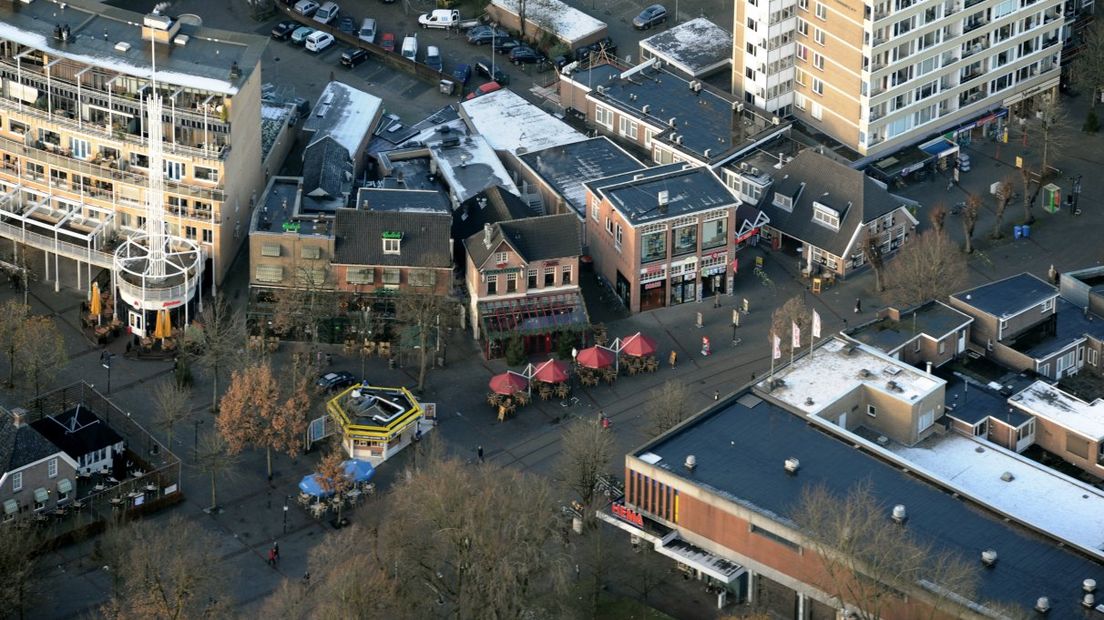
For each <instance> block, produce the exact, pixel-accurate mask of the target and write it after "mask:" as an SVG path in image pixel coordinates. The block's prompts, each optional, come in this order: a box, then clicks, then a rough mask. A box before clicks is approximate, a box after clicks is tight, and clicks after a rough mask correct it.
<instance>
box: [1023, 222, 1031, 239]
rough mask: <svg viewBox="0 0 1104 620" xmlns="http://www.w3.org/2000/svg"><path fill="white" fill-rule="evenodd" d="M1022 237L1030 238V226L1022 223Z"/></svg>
mask: <svg viewBox="0 0 1104 620" xmlns="http://www.w3.org/2000/svg"><path fill="white" fill-rule="evenodd" d="M1023 238H1024V239H1030V238H1031V226H1028V225H1027V224H1024V225H1023Z"/></svg>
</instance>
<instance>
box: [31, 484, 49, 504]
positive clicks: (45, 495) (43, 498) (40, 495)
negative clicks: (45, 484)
mask: <svg viewBox="0 0 1104 620" xmlns="http://www.w3.org/2000/svg"><path fill="white" fill-rule="evenodd" d="M34 498H35V502H36V503H39V504H45V503H46V502H48V501H50V492H49V491H47V490H46V489H44V488H42V487H38V488H37V489H35V490H34Z"/></svg>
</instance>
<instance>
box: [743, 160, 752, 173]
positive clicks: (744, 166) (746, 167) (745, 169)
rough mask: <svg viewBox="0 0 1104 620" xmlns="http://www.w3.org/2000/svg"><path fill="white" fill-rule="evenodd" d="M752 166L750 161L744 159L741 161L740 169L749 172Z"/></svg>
mask: <svg viewBox="0 0 1104 620" xmlns="http://www.w3.org/2000/svg"><path fill="white" fill-rule="evenodd" d="M750 167H751V166H749V165H748V163H747V162H746V161H742V162H740V171H741V172H747V171H748V168H750Z"/></svg>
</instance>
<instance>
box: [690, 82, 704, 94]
mask: <svg viewBox="0 0 1104 620" xmlns="http://www.w3.org/2000/svg"><path fill="white" fill-rule="evenodd" d="M701 89H702V83H701V81H700V80H690V90H692V91H694V92H696V93H700V92H701Z"/></svg>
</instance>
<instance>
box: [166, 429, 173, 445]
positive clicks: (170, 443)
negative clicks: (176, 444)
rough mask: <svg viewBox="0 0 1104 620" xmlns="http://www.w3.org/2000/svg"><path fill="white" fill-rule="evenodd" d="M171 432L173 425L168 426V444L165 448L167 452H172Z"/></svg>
mask: <svg viewBox="0 0 1104 620" xmlns="http://www.w3.org/2000/svg"><path fill="white" fill-rule="evenodd" d="M172 432H173V425H172V424H169V444H168V446H167V447H168V449H169V452H172Z"/></svg>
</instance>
